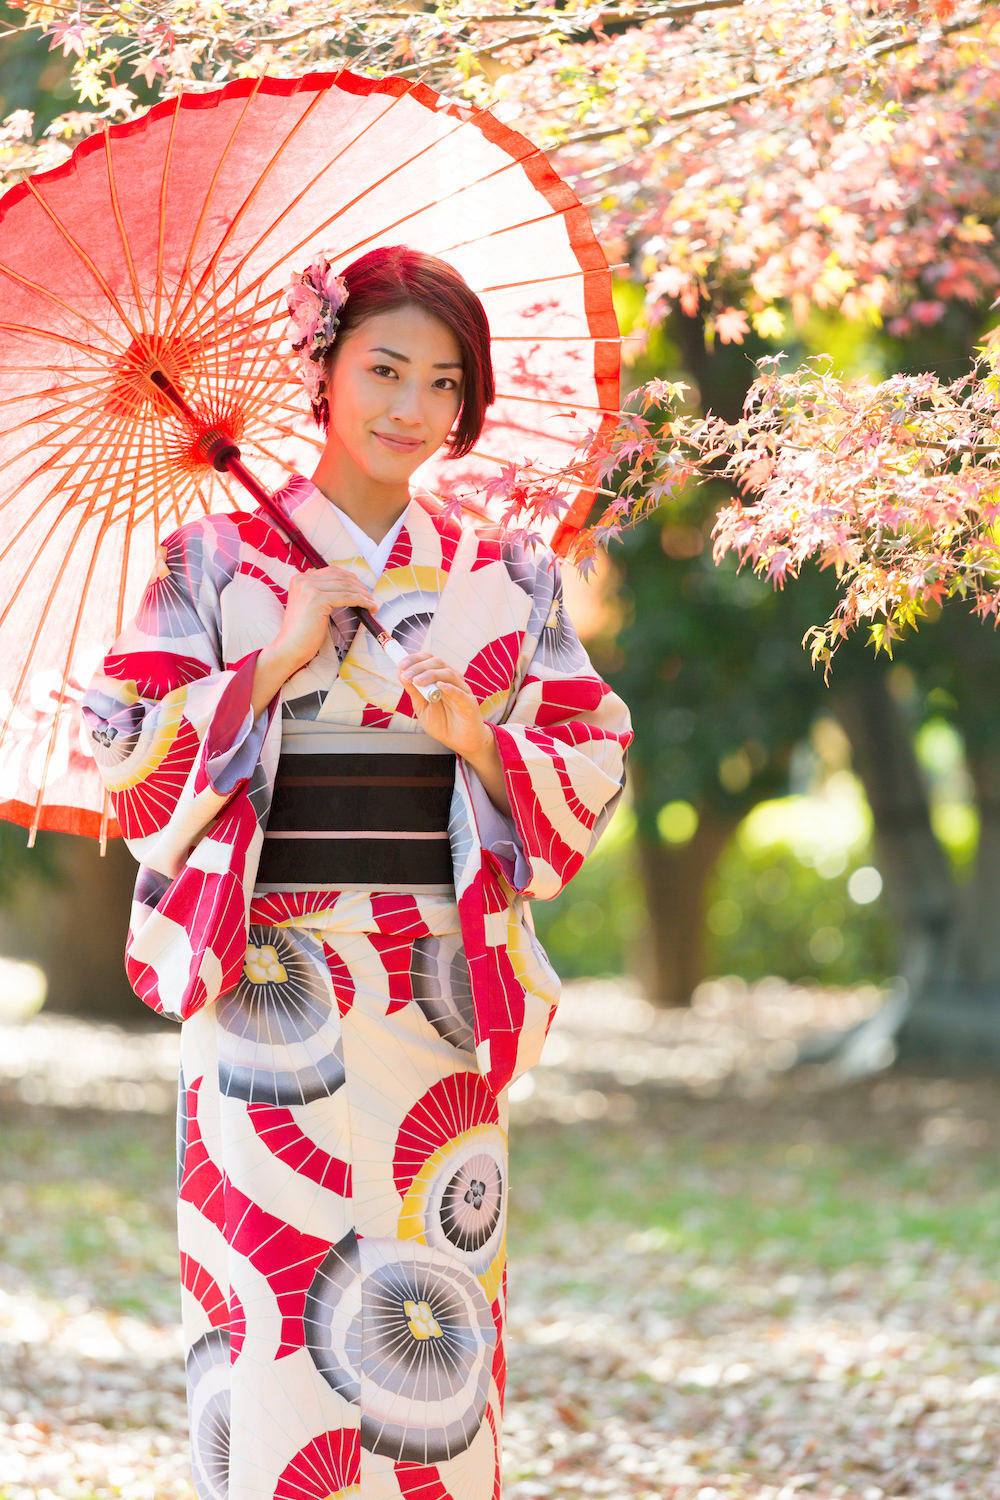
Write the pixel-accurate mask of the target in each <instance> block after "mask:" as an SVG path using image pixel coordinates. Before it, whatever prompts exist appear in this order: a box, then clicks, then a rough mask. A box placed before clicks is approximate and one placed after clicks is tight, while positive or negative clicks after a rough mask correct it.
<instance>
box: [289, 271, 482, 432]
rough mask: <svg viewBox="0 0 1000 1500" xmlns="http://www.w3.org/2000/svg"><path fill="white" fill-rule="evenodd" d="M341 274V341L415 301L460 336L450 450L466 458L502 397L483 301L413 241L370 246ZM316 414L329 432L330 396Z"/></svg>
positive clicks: (332, 354)
mask: <svg viewBox="0 0 1000 1500" xmlns="http://www.w3.org/2000/svg"><path fill="white" fill-rule="evenodd" d="M340 274H341V276H343V278H344V280H345V281H346V283H347V290H348V293H349V295H348V298H347V301H346V302H345V303H344V307H343V310H342V311H341V314H340V318H339V321H338V327H337V341H339V340H340V339H342V338H344V337H345V335H346V334H348V333H350V332H351V331H352V330H353V329H355V328H357V327H359V326H360V324H362V323H363V322H364V321H365V319H366V318H371V317H374V316H375V315H376V314H378V313H384V312H391V310H392V309H393V308H394V307H405V306H407V305H408V304H411V303H412V304H413V305H415V306H416V307H422V308H423V309H424V311H425V312H428V313H430V314H431V315H432V316H433V317H435V318H439V319H440V320H441V322H442V323H444V324H446V325H447V327H448V328H450V329H451V331H452V333H453V334H454V335H455V338H456V339H457V340H458V345H459V348H460V349H461V351H462V405H461V407H460V408H459V413H458V420H457V422H456V424H455V427H454V430H453V431H452V433H451V434H450V436H449V438H448V449H449V456H450V457H451V458H461V457H462V455H463V454H465V453H468V452H469V450H470V448H474V447H475V445H476V443H477V441H478V440H479V434H480V433H481V432H482V430H483V423H484V422H485V420H486V408H487V407H488V406H490V405H492V403H493V401H494V400H495V399H496V386H495V384H494V380H493V361H492V358H491V357H490V325H489V322H488V320H487V317H486V309H485V308H484V307H483V304H482V303H481V302H480V300H479V298H478V297H477V296H476V294H475V292H474V291H473V290H472V288H471V287H470V286H469V285H468V283H467V282H466V281H464V280H463V279H462V277H461V276H460V275H459V274H458V272H457V271H456V270H455V268H454V266H450V265H449V264H448V262H447V261H444V260H439V259H438V258H437V256H436V255H425V254H424V253H423V251H421V250H411V249H410V248H409V246H407V245H382V246H379V248H378V249H377V250H369V251H368V253H367V254H366V255H362V256H359V258H358V259H357V260H355V261H352V262H351V264H350V265H349V266H348V267H347V268H346V270H344V271H341V272H340ZM336 353H337V343H336V342H335V343H334V345H333V348H332V350H331V351H330V354H329V356H328V359H329V360H332V359H334V358H335V357H336ZM328 369H329V365H328ZM313 414H314V415H315V417H316V420H317V422H319V424H320V426H321V427H322V428H323V430H324V431H326V429H327V428H328V426H329V423H330V408H329V404H328V402H327V398H326V396H325V395H321V396H320V398H319V400H318V401H316V402H314V403H313Z"/></svg>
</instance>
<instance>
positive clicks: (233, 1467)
mask: <svg viewBox="0 0 1000 1500" xmlns="http://www.w3.org/2000/svg"><path fill="white" fill-rule="evenodd" d="M290 307H291V311H292V314H293V326H294V329H295V332H296V333H297V334H298V337H297V339H296V348H297V349H298V351H299V353H300V356H301V358H302V361H303V370H304V376H305V380H306V385H307V389H308V390H309V393H310V395H311V396H312V397H313V409H314V413H315V414H316V415H317V417H318V418H319V420H320V421H321V422H323V423H324V424H326V425H327V439H326V444H325V447H324V450H323V453H322V456H321V458H320V461H319V465H318V467H317V469H316V472H315V474H314V476H313V480H312V482H309V481H307V480H305V479H302V478H295V479H293V480H292V481H291V483H290V484H289V485H288V486H287V487H286V488H285V489H284V490H283V491H281V492H280V495H279V497H278V498H279V501H280V503H281V505H282V507H283V508H284V510H285V511H286V512H287V514H288V515H289V517H290V519H291V520H292V521H293V522H294V524H295V525H296V526H297V527H298V528H299V529H300V530H301V532H302V534H303V535H304V536H305V537H306V538H307V539H308V541H310V542H311V543H312V544H313V545H314V546H315V547H316V548H317V549H318V551H319V552H320V553H321V554H322V555H323V556H324V557H326V558H328V559H329V562H328V564H327V566H325V567H323V568H314V569H306V570H303V569H302V568H301V566H300V565H299V563H300V559H299V558H297V555H296V553H295V551H294V548H293V547H292V546H290V545H289V544H288V543H287V542H286V540H285V539H284V538H283V537H281V536H279V534H278V533H277V531H276V530H275V529H274V527H273V526H272V525H270V524H269V522H268V521H267V520H266V519H265V518H264V517H263V516H262V515H260V514H254V515H243V514H236V515H224V516H216V517H209V518H206V519H204V520H200V521H195V522H192V523H190V524H188V525H186V526H184V527H182V528H181V529H180V530H179V531H178V532H176V533H175V534H174V535H173V536H172V537H170V538H168V540H167V541H166V542H165V543H164V545H163V546H162V547H161V549H160V560H159V564H158V567H157V569H156V572H155V575H154V577H153V579H152V581H151V583H150V585H149V588H148V590H147V592H146V595H145V597H144V599H143V602H142V604H141V606H140V609H139V612H138V615H137V617H136V620H135V622H134V624H133V625H132V626H131V627H130V628H129V629H128V630H127V631H126V632H125V634H124V635H123V636H122V637H121V639H120V640H119V641H118V642H117V643H116V645H115V646H114V647H113V649H112V651H111V653H110V654H109V656H108V658H107V660H106V661H105V664H104V672H103V676H102V677H101V678H99V679H98V680H97V681H96V682H95V683H94V685H93V686H92V689H91V692H90V694H89V696H88V700H87V706H86V710H85V713H86V716H87V720H88V723H89V725H90V729H91V733H92V736H93V740H94V746H95V754H96V755H97V757H98V760H99V762H100V764H101V766H102V770H103V773H104V775H105V777H106V779H107V782H108V784H109V786H110V788H111V790H112V792H113V794H114V800H115V807H116V813H117V816H118V819H119V821H120V823H121V825H122V828H123V831H124V833H125V835H126V837H127V838H128V839H129V842H130V845H131V847H132V849H133V851H134V853H135V854H136V856H137V858H138V859H139V861H140V865H141V869H140V873H139V879H138V883H137V887H136V901H135V906H134V908H133V921H132V928H131V932H130V935H129V940H128V946H127V966H128V971H129V976H130V979H131V981H132V983H133V985H134V987H135V989H136V991H137V993H138V994H139V995H140V996H141V997H142V998H143V999H144V1000H146V1001H147V1003H149V1004H150V1005H152V1006H154V1008H156V1009H158V1010H161V1011H163V1012H164V1013H166V1014H170V1015H173V1016H175V1017H177V1018H179V1019H182V1020H184V1026H183V1029H182V1076H181V1093H180V1110H179V1120H180V1128H179V1139H180V1146H179V1158H180V1163H179V1165H180V1177H179V1181H180V1211H179V1216H180V1241H181V1274H182V1283H183V1287H184V1329H185V1337H186V1341H187V1344H188V1347H189V1354H188V1386H189V1405H190V1414H191V1436H192V1454H193V1463H194V1472H195V1484H196V1489H197V1493H198V1495H199V1497H200V1500H208V1497H212V1500H215V1497H223V1496H229V1497H230V1500H251V1497H253V1500H257V1497H268V1500H272V1497H273V1500H313V1497H316V1500H327V1497H329V1496H340V1495H341V1494H344V1495H351V1496H356V1497H359V1500H376V1497H378V1500H382V1497H388V1496H400V1495H402V1496H412V1497H420V1500H434V1497H442V1500H445V1497H454V1500H493V1497H494V1496H496V1495H498V1494H499V1444H500V1420H501V1410H502V1401H503V1389H504V1360H503V1319H504V1224H505V1217H506V1187H507V1156H506V1120H507V1111H506V1100H505V1094H504V1087H505V1085H506V1084H507V1083H508V1082H509V1081H510V1079H511V1078H512V1077H514V1076H516V1074H517V1073H519V1072H521V1071H522V1070H523V1069H524V1068H525V1067H528V1066H531V1064H532V1063H533V1062H535V1061H536V1060H537V1057H538V1054H539V1051H540V1049H541V1044H542V1041H543V1039H544V1035H545V1031H546V1029H547V1026H548V1024H549V1022H550V1020H551V1017H552V1013H553V1010H554V1007H555V1004H556V1000H557V997H558V981H557V980H556V978H555V975H554V974H553V972H552V970H551V968H550V967H549V965H548V962H547V960H546V958H545V955H544V954H543V952H542V951H541V949H540V947H539V946H538V944H537V942H536V941H535V939H534V937H533V934H532V932H531V928H530V923H529V922H528V919H527V915H526V908H525V905H524V902H525V898H527V897H549V896H553V895H555V894H556V893H557V891H558V890H559V889H560V888H561V886H562V884H563V883H564V882H565V881H566V880H567V879H568V878H569V877H570V876H571V875H572V874H573V873H574V872H575V870H576V869H577V868H578V867H579V865H580V863H581V862H582V860H583V858H584V857H585V856H586V854H587V853H588V852H589V850H590V848H592V846H593V844H594V842H595V841H596V839H597V837H598V836H599V834H600V832H601V830H602V829H603V827H604V826H605V824H606V822H607V819H608V817H609V816H610V813H611V811H612V809H613V807H614V804H615V802H616V800H617V797H618V795H619V794H620V790H621V785H622V777H623V762H624V752H625V748H626V746H627V743H628V740H629V738H630V734H629V729H628V723H627V715H626V713H625V710H624V706H623V705H622V704H621V702H620V701H619V700H618V699H617V698H615V697H614V695H613V694H612V693H611V692H610V690H609V689H608V688H607V687H606V686H605V685H604V684H603V683H602V682H601V681H600V679H599V678H598V677H597V676H596V675H595V674H594V672H593V670H592V668H591V666H590V664H589V662H588V660H587V657H586V655H585V654H584V652H583V650H582V648H581V647H580V645H579V642H578V641H577V639H576V637H575V635H574V633H573V630H572V626H571V625H570V623H569V621H568V620H567V618H566V616H565V613H564V612H563V609H562V604H561V594H560V586H559V577H558V570H557V568H556V566H555V564H554V562H553V560H552V559H551V557H550V556H549V555H548V554H547V553H545V552H544V550H543V549H540V550H539V551H538V552H537V553H532V552H528V551H526V550H525V549H523V548H519V547H515V546H512V545H510V544H509V543H508V542H506V541H505V539H504V538H503V536H502V535H500V534H498V532H497V531H496V529H495V528H493V527H490V526H486V525H483V524H481V523H477V524H473V523H471V522H470V523H462V522H460V521H459V520H457V519H456V518H455V517H454V516H452V515H450V514H448V513H447V512H446V511H445V510H444V509H443V508H442V507H441V506H440V505H439V504H436V503H435V502H434V501H433V500H432V499H431V498H430V497H428V496H425V495H420V494H417V495H413V496H411V494H410V489H409V480H410V476H411V475H412V473H413V472H414V470H415V469H416V468H417V466H418V465H419V464H420V463H422V462H423V461H424V459H425V458H427V457H428V456H429V455H430V454H431V453H432V452H433V451H435V450H436V449H437V448H439V447H440V446H441V445H442V444H444V443H447V444H448V446H449V448H450V450H451V452H452V453H453V454H455V455H460V454H462V453H464V452H467V451H468V450H469V449H470V448H471V447H472V446H473V445H474V444H475V442H476V439H477V438H478V435H479V432H480V429H481V428H482V424H483V419H484V415H485V412H486V408H487V406H488V405H489V403H490V401H492V399H493V377H492V368H491V365H490V357H489V329H488V326H487V322H486V316H485V313H484V311H483V308H482V306H481V304H480V303H479V301H478V299H477V298H476V297H475V296H474V295H473V293H472V292H471V291H470V290H469V288H468V287H467V286H466V285H465V283H464V281H462V279H461V278H460V277H459V276H458V275H457V273H456V272H454V271H453V270H452V269H451V268H450V267H448V266H446V265H445V264H444V263H443V262H440V261H437V260H434V259H432V258H431V257H428V256H424V255H421V254H418V253H417V252H414V251H410V250H407V249H405V248H403V247H396V248H393V249H381V250H376V251H373V252H372V253H370V254H369V255H366V256H363V257H362V258H361V259H360V260H358V261H356V262H355V263H354V264H353V265H351V266H349V267H348V269H347V270H346V271H345V272H344V273H343V278H342V279H338V278H334V277H333V275H332V272H331V271H330V268H329V265H328V263H326V262H317V263H316V264H315V265H314V266H312V267H310V268H309V271H308V272H307V273H305V274H304V276H303V277H302V278H301V280H300V282H299V283H297V285H296V288H295V289H294V290H293V294H292V299H291V303H290ZM359 607H360V608H366V609H369V610H372V611H376V610H377V612H378V618H379V621H380V623H382V624H383V625H384V626H385V627H386V628H387V629H389V630H390V631H391V632H392V634H393V635H394V637H395V638H396V639H397V640H398V641H400V642H401V643H402V644H403V645H404V646H405V647H406V648H407V651H408V655H407V657H406V660H405V661H404V663H403V665H402V667H401V668H400V669H399V670H398V672H397V669H396V668H395V667H394V666H393V665H392V663H391V662H390V661H389V659H388V657H387V656H386V655H385V654H384V653H383V651H382V650H381V649H380V647H379V646H378V645H377V643H376V642H375V641H374V640H373V639H372V637H371V636H370V635H369V634H368V633H367V632H366V631H365V630H364V629H359V628H358V626H357V616H356V615H354V614H353V613H352V609H354V608H359ZM428 695H430V698H434V699H436V701H429V697H428ZM248 922H249V932H248V929H247V923H248ZM352 1486H353V1488H352Z"/></svg>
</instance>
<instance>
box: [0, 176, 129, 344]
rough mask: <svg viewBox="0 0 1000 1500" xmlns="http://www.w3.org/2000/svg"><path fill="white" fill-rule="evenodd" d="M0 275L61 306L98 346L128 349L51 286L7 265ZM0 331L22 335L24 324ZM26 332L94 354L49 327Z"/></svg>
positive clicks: (6, 325)
mask: <svg viewBox="0 0 1000 1500" xmlns="http://www.w3.org/2000/svg"><path fill="white" fill-rule="evenodd" d="M25 181H26V182H30V181H31V178H30V177H27V178H25ZM0 275H3V276H6V277H8V278H9V280H11V281H13V282H16V283H17V285H18V286H23V287H25V288H26V290H28V291H30V292H31V293H32V294H37V295H38V296H40V297H43V298H44V299H45V300H46V301H47V302H50V303H51V304H52V305H53V306H54V307H61V308H62V309H63V310H64V311H65V312H68V313H70V314H72V316H73V317H74V318H75V319H76V321H77V322H78V323H81V324H82V325H83V327H84V328H89V329H90V331H91V333H92V335H93V336H94V337H95V338H96V340H97V341H98V342H99V343H100V344H108V343H110V344H111V345H112V347H113V349H114V351H115V352H116V353H117V354H124V353H125V352H126V350H127V349H128V347H129V345H128V344H127V343H125V342H124V341H119V340H118V339H116V338H115V336H114V334H113V333H111V331H110V330H109V329H108V327H107V326H106V325H105V324H102V323H95V322H94V320H93V318H89V317H88V316H87V315H86V313H84V312H81V311H80V309H79V308H78V307H76V306H74V304H73V303H72V302H67V300H66V298H65V297H60V296H59V295H58V294H57V293H56V292H54V291H52V289H51V288H50V287H47V286H42V285H40V284H39V283H38V282H36V281H32V280H31V277H30V276H23V275H22V274H21V272H20V271H14V270H12V269H11V267H10V266H5V265H0ZM122 321H123V322H125V324H126V327H128V329H129V334H130V338H131V339H134V338H135V337H136V332H135V330H134V329H133V328H132V327H131V326H130V325H129V324H128V322H127V319H125V318H124V316H123V318H122ZM0 328H2V329H3V330H4V331H5V332H9V333H24V332H25V331H26V330H25V326H24V325H23V324H17V323H0ZM27 331H29V332H30V333H31V334H32V336H33V337H34V338H40V339H49V340H50V341H51V342H52V343H56V344H62V345H64V346H65V347H67V348H71V349H78V350H80V351H82V352H84V353H90V354H93V352H94V346H93V344H85V343H82V342H81V341H80V340H79V339H74V338H72V337H71V336H70V335H69V334H63V333H60V332H58V331H56V330H53V329H50V328H31V329H29V330H27Z"/></svg>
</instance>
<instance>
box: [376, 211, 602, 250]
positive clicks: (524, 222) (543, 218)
mask: <svg viewBox="0 0 1000 1500" xmlns="http://www.w3.org/2000/svg"><path fill="white" fill-rule="evenodd" d="M576 208H579V204H578V203H570V204H568V205H567V206H566V207H565V208H551V209H549V210H548V212H547V213H544V214H538V215H537V217H535V218H534V219H521V220H520V221H519V222H518V223H517V224H505V225H504V227H503V228H502V229H491V230H489V231H488V232H487V233H486V234H475V235H473V236H472V238H471V239H469V240H456V241H455V242H454V243H453V244H451V245H444V246H442V248H441V249H440V250H439V251H438V254H439V255H451V254H452V253H453V252H454V251H456V250H466V249H468V247H469V246H470V245H480V244H482V242H483V241H484V240H493V239H496V238H497V237H498V236H499V235H501V234H511V233H513V231H514V230H515V229H534V227H535V225H536V224H545V223H546V222H547V221H548V220H549V219H562V218H565V216H566V214H568V213H571V212H572V211H573V210H574V209H576ZM393 227H395V226H393Z"/></svg>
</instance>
